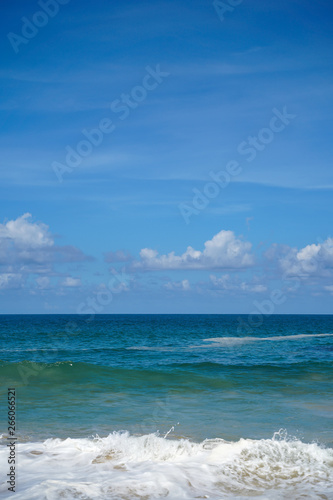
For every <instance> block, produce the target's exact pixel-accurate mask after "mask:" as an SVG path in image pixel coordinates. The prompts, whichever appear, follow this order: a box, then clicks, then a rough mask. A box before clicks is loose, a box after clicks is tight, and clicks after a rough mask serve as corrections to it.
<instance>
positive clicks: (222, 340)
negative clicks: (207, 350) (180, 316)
mask: <svg viewBox="0 0 333 500" xmlns="http://www.w3.org/2000/svg"><path fill="white" fill-rule="evenodd" d="M313 337H333V333H309V334H299V335H278V336H275V337H214V338H210V339H203V340H204V342H214V344H211V346H216V344H220V345H224V346H232V345H236V344H247V343H249V342H264V341H269V342H280V341H283V340H302V339H308V338H313ZM192 347H199V346H192ZM206 347H209V345H207V346H206Z"/></svg>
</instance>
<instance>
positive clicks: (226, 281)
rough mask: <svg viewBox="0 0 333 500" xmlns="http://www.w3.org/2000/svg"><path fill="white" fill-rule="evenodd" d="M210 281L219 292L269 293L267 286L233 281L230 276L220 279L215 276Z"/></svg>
mask: <svg viewBox="0 0 333 500" xmlns="http://www.w3.org/2000/svg"><path fill="white" fill-rule="evenodd" d="M209 278H210V281H211V283H212V284H213V285H214V288H215V289H217V290H227V291H238V292H240V291H243V292H254V293H263V292H266V291H267V286H265V285H262V284H259V283H249V282H245V281H242V282H240V281H239V280H237V279H236V280H233V279H231V277H230V275H229V274H223V275H222V276H220V277H219V278H217V277H216V276H215V275H213V274H211V275H210V277H209Z"/></svg>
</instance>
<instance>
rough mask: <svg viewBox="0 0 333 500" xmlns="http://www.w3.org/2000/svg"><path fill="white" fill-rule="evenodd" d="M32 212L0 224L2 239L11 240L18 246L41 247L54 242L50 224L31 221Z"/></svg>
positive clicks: (0, 237) (0, 238) (0, 236)
mask: <svg viewBox="0 0 333 500" xmlns="http://www.w3.org/2000/svg"><path fill="white" fill-rule="evenodd" d="M30 219H31V214H29V213H26V214H24V215H22V216H21V217H18V218H17V219H16V220H10V221H8V222H7V223H6V224H0V241H1V240H9V241H12V242H14V243H15V246H17V247H24V248H27V247H28V248H39V247H49V246H52V245H53V244H54V241H53V239H52V237H51V235H50V234H49V232H48V229H49V228H48V226H47V225H46V224H43V223H41V222H39V223H34V222H31V221H30Z"/></svg>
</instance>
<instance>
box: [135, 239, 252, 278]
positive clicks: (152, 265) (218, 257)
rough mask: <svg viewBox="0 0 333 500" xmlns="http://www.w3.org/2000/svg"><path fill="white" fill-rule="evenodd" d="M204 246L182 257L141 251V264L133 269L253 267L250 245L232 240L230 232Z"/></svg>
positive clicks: (238, 240) (145, 249)
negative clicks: (200, 249)
mask: <svg viewBox="0 0 333 500" xmlns="http://www.w3.org/2000/svg"><path fill="white" fill-rule="evenodd" d="M204 246H205V248H204V250H203V251H199V250H195V249H194V248H192V247H190V246H189V247H187V250H186V251H185V252H184V253H183V254H182V255H176V254H175V252H170V253H169V254H167V255H159V254H158V252H157V251H156V250H153V249H151V248H143V249H142V250H141V252H140V257H141V260H140V261H139V262H135V263H134V264H133V266H134V267H135V268H137V269H145V270H164V269H169V270H171V269H235V268H236V269H239V268H245V267H250V266H252V265H253V263H254V257H253V255H252V254H251V253H250V252H251V248H252V245H251V243H249V242H247V241H243V240H241V239H239V238H236V236H235V234H234V233H233V232H232V231H223V230H222V231H220V232H219V233H218V234H216V235H215V236H214V237H213V238H212V239H211V240H208V241H206V242H205V244H204Z"/></svg>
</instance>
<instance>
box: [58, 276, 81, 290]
mask: <svg viewBox="0 0 333 500" xmlns="http://www.w3.org/2000/svg"><path fill="white" fill-rule="evenodd" d="M61 285H62V286H65V287H68V288H75V287H78V286H81V280H80V278H72V277H71V276H67V278H65V279H64V280H63V281H62V283H61Z"/></svg>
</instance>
